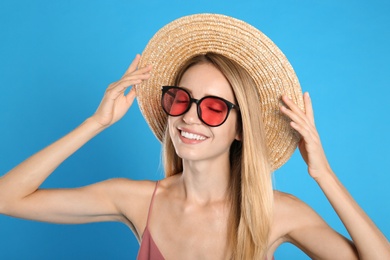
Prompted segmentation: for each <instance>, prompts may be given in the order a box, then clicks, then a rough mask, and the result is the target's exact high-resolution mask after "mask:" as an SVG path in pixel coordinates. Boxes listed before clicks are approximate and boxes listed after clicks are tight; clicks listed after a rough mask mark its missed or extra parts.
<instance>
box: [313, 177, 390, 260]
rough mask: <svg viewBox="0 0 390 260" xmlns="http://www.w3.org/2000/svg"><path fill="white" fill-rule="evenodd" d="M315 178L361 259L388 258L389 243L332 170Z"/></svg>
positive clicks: (389, 256) (389, 254)
mask: <svg viewBox="0 0 390 260" xmlns="http://www.w3.org/2000/svg"><path fill="white" fill-rule="evenodd" d="M323 176H326V177H322V178H319V179H317V183H318V184H319V186H320V188H321V189H322V190H323V192H324V193H325V195H326V197H327V198H328V200H329V202H330V203H331V205H332V207H333V208H334V209H335V211H336V213H337V214H338V216H339V217H340V219H341V221H342V222H343V223H344V225H345V227H346V228H347V230H348V233H349V234H350V236H351V238H352V240H353V242H354V244H355V246H356V248H357V251H358V252H359V256H360V258H361V259H390V244H389V242H388V241H387V239H386V237H385V236H384V235H383V234H382V233H381V232H380V230H379V229H378V228H377V227H376V225H375V224H374V223H373V222H372V220H371V219H370V218H369V217H368V216H367V214H366V213H365V212H364V211H363V209H362V208H361V207H360V206H359V205H358V204H357V203H356V201H355V200H354V199H353V198H352V196H351V195H350V194H349V192H348V191H347V190H346V188H345V187H344V186H343V185H342V184H341V182H340V181H339V180H338V178H337V177H336V175H335V174H334V173H333V172H329V174H326V175H323Z"/></svg>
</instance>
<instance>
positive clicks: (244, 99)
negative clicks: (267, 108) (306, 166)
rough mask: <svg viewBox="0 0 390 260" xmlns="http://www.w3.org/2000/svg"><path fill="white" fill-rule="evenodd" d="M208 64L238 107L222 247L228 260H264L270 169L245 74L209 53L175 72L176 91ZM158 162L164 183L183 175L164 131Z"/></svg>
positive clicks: (257, 108) (255, 95)
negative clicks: (188, 74)
mask: <svg viewBox="0 0 390 260" xmlns="http://www.w3.org/2000/svg"><path fill="white" fill-rule="evenodd" d="M201 63H209V64H212V65H214V66H215V67H216V68H217V69H219V70H220V71H221V72H222V74H224V75H225V77H226V79H227V80H228V82H229V83H230V85H231V87H232V89H233V92H234V93H235V97H236V100H237V102H238V105H239V107H240V116H239V117H238V124H237V126H238V129H237V131H239V134H240V136H241V140H240V141H237V140H235V141H233V143H232V145H231V148H230V166H231V167H230V168H231V169H230V183H229V200H230V204H231V209H230V216H229V225H228V227H229V230H228V232H229V233H228V238H227V239H228V245H229V249H230V250H231V252H232V259H264V258H265V257H266V254H267V250H268V239H269V234H270V226H271V221H272V214H273V190H272V178H271V167H270V164H269V160H268V152H267V147H266V142H265V134H264V130H263V123H262V119H261V111H260V105H259V94H258V93H257V90H256V86H255V83H254V81H253V80H252V78H251V77H250V76H249V74H248V73H247V72H246V71H245V70H244V69H243V68H242V67H241V66H239V65H238V64H237V63H235V62H233V61H232V60H230V59H228V58H226V57H224V56H222V55H219V54H215V53H207V54H205V55H199V56H196V57H193V58H191V59H190V60H188V61H187V62H186V64H185V65H184V66H182V68H181V70H180V71H179V72H178V74H177V77H176V82H175V84H176V85H177V84H178V83H179V82H180V80H181V78H182V76H183V74H184V73H185V72H186V71H187V69H188V68H190V67H191V66H194V65H196V64H201ZM163 143H164V146H163V160H164V167H165V175H166V177H169V176H172V175H175V174H178V173H181V172H182V171H183V164H182V159H181V158H180V157H179V156H178V155H177V154H176V152H175V149H174V146H173V143H172V140H171V138H170V136H169V131H168V129H167V130H166V131H165V137H164V141H163Z"/></svg>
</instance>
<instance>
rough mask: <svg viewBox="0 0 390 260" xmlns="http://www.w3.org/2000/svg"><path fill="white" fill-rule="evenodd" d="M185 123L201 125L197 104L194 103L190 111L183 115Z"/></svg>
mask: <svg viewBox="0 0 390 260" xmlns="http://www.w3.org/2000/svg"><path fill="white" fill-rule="evenodd" d="M183 121H184V122H185V123H186V124H188V125H190V124H200V123H201V121H200V120H199V117H198V111H197V104H196V103H195V102H192V104H191V107H190V109H189V110H188V111H187V112H186V113H185V114H184V115H183Z"/></svg>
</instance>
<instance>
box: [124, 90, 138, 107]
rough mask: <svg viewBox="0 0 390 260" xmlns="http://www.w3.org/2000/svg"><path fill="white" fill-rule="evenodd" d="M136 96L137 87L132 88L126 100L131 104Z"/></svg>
mask: <svg viewBox="0 0 390 260" xmlns="http://www.w3.org/2000/svg"><path fill="white" fill-rule="evenodd" d="M135 97H136V91H135V88H132V89H130V91H129V93H127V95H126V102H127V103H128V104H129V105H131V104H133V101H134V99H135Z"/></svg>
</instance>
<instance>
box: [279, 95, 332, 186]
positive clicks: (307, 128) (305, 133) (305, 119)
mask: <svg viewBox="0 0 390 260" xmlns="http://www.w3.org/2000/svg"><path fill="white" fill-rule="evenodd" d="M282 100H283V102H284V103H285V104H286V105H287V106H288V107H285V106H281V108H280V110H281V111H282V113H284V114H285V115H287V116H288V117H289V118H290V119H291V120H292V121H291V123H290V125H291V127H292V128H294V129H295V130H296V131H298V132H299V133H300V134H301V136H302V139H301V140H300V142H299V144H298V147H299V151H300V152H301V155H302V158H303V159H304V160H305V162H306V164H307V166H308V171H309V174H310V176H311V177H313V178H314V179H315V180H317V179H318V178H319V177H321V176H322V175H323V174H326V173H327V172H331V168H330V165H329V163H328V160H327V159H326V156H325V152H324V149H323V148H322V144H321V140H320V136H319V135H318V132H317V129H316V126H315V124H314V114H313V107H312V103H311V99H310V96H309V93H307V92H306V93H305V94H304V95H303V101H304V105H305V112H304V111H302V110H301V109H300V108H299V107H298V106H297V105H296V104H295V103H294V102H293V101H292V100H291V99H289V98H288V97H287V96H286V95H284V96H283V97H282Z"/></svg>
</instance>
